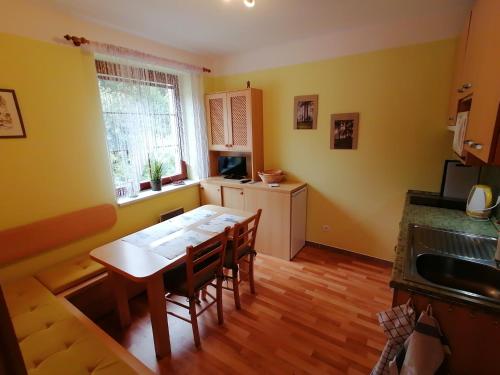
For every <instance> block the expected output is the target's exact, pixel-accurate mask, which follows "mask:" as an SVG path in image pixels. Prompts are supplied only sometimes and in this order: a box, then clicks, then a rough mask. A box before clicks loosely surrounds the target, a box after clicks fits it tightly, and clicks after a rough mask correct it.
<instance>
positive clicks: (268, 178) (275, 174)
mask: <svg viewBox="0 0 500 375" xmlns="http://www.w3.org/2000/svg"><path fill="white" fill-rule="evenodd" d="M259 177H260V178H261V180H262V181H263V182H264V183H265V184H277V183H280V182H281V181H283V179H284V178H285V175H284V174H283V171H282V170H281V169H267V170H265V171H263V172H259Z"/></svg>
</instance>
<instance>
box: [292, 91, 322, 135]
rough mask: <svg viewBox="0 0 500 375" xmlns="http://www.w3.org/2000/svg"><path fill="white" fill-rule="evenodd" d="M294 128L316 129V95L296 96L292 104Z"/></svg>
mask: <svg viewBox="0 0 500 375" xmlns="http://www.w3.org/2000/svg"><path fill="white" fill-rule="evenodd" d="M293 111H294V114H293V128H294V129H316V127H317V122H318V95H307V96H296V97H295V98H294V106H293Z"/></svg>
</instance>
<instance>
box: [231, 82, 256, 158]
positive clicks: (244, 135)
mask: <svg viewBox="0 0 500 375" xmlns="http://www.w3.org/2000/svg"><path fill="white" fill-rule="evenodd" d="M227 101H228V115H227V116H228V119H229V129H228V130H229V131H228V137H229V138H228V139H229V142H228V143H229V145H230V146H229V147H230V149H231V151H249V152H251V151H252V110H251V94H250V90H243V91H235V92H229V93H227Z"/></svg>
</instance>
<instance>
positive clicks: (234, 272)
mask: <svg viewBox="0 0 500 375" xmlns="http://www.w3.org/2000/svg"><path fill="white" fill-rule="evenodd" d="M261 213H262V210H261V209H260V208H259V210H258V211H257V213H256V214H255V215H253V216H252V217H250V218H248V219H247V220H245V221H244V222H242V223H239V224H236V225H235V226H234V232H233V239H232V240H231V241H229V242H228V246H227V249H226V255H225V259H224V270H227V271H231V276H229V275H228V272H225V273H224V274H225V276H224V279H225V280H231V281H232V283H231V284H232V288H230V287H223V288H224V289H227V290H231V291H233V294H234V304H235V305H236V308H237V309H238V310H239V309H241V303H240V290H239V283H240V279H239V277H238V275H239V273H240V267H239V264H240V262H241V261H244V260H245V258H247V259H246V261H247V262H248V281H249V283H250V292H251V293H252V294H255V281H254V272H253V269H254V258H255V256H256V255H257V252H256V251H255V238H256V237H257V229H258V227H259V220H260V215H261Z"/></svg>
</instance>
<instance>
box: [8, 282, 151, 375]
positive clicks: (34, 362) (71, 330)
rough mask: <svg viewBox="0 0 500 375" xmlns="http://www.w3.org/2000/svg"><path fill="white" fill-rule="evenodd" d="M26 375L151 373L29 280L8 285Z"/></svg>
mask: <svg viewBox="0 0 500 375" xmlns="http://www.w3.org/2000/svg"><path fill="white" fill-rule="evenodd" d="M4 293H5V301H6V304H7V307H8V311H9V315H10V318H11V320H12V324H13V326H14V330H15V334H16V336H17V341H18V342H19V347H20V349H21V353H22V356H23V359H24V364H25V366H26V369H27V370H28V373H33V374H35V373H36V374H37V375H45V374H46V375H54V374H65V375H70V374H83V373H93V374H124V375H126V374H152V372H151V370H149V369H148V368H147V367H146V366H144V365H143V364H142V363H141V362H140V361H139V360H137V359H136V358H135V357H134V356H132V355H131V354H130V353H129V352H127V351H126V350H125V349H124V348H123V347H121V346H120V345H119V344H118V343H116V342H115V341H114V340H113V339H112V338H111V337H109V336H108V335H107V334H106V333H105V332H103V331H102V330H101V329H100V328H99V327H97V326H96V325H95V324H94V323H93V322H92V321H91V320H89V319H88V318H87V317H86V316H85V315H83V314H82V313H81V312H80V311H79V310H78V309H76V308H75V307H74V306H73V305H72V304H71V303H69V302H68V301H66V300H65V299H60V298H57V297H55V296H54V295H53V294H52V293H51V292H50V291H49V290H48V289H46V288H45V287H44V286H43V285H42V284H41V283H40V282H39V281H38V280H36V279H35V278H33V277H28V278H25V279H22V280H19V281H16V282H13V283H10V284H7V285H5V286H4Z"/></svg>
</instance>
